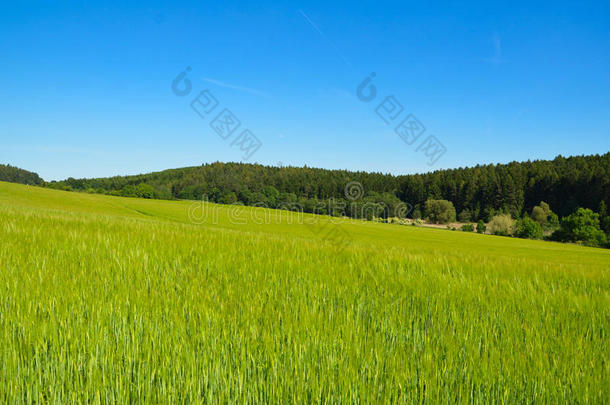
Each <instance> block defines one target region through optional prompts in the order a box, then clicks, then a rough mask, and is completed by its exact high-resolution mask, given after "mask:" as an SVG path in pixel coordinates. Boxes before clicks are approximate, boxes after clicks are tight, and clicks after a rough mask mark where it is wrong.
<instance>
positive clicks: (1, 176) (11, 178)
mask: <svg viewBox="0 0 610 405" xmlns="http://www.w3.org/2000/svg"><path fill="white" fill-rule="evenodd" d="M0 181H8V182H10V183H21V184H29V185H41V184H42V183H43V181H42V179H41V178H40V177H39V176H38V174H36V173H33V172H28V171H27V170H23V169H20V168H18V167H14V166H11V165H3V164H0Z"/></svg>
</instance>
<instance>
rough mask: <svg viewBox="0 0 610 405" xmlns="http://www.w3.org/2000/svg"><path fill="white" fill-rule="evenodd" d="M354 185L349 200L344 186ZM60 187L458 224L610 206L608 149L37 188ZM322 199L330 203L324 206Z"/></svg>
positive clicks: (221, 169) (201, 171) (225, 166)
mask: <svg viewBox="0 0 610 405" xmlns="http://www.w3.org/2000/svg"><path fill="white" fill-rule="evenodd" d="M350 182H357V183H359V184H360V185H361V186H362V187H361V190H360V194H361V195H358V196H357V197H358V198H357V199H354V198H348V197H349V196H346V190H345V188H346V184H348V183H350ZM45 185H46V186H48V187H52V188H58V189H65V190H74V191H87V192H92V193H103V194H113V195H121V196H131V197H144V198H159V199H176V198H177V199H192V200H199V199H201V198H204V196H205V198H207V199H208V200H209V201H211V202H216V203H225V204H244V205H264V206H267V207H270V208H282V207H289V206H291V205H292V206H295V207H300V208H301V209H302V210H304V211H305V212H317V213H323V214H330V215H345V216H355V217H357V216H358V215H360V214H361V212H362V211H361V210H358V209H354V205H357V204H363V203H379V207H380V208H379V209H380V212H379V213H378V214H379V215H380V216H384V215H386V216H392V215H393V212H394V210H395V209H396V207H398V206H399V205H401V204H408V205H409V207H410V213H409V215H410V216H412V217H415V218H417V217H419V216H421V215H422V212H423V210H424V205H425V202H426V200H428V199H439V200H441V199H442V200H448V201H451V202H452V203H453V205H454V207H455V209H456V212H457V213H458V218H460V219H461V220H464V221H478V220H483V221H489V220H491V218H492V217H493V216H494V215H497V214H499V213H507V214H510V215H511V216H512V217H513V218H520V217H522V216H523V214H525V213H529V212H531V210H532V209H533V208H534V207H535V206H536V205H538V204H539V203H540V202H541V201H545V202H546V203H548V204H549V205H550V207H551V209H552V210H553V212H555V213H556V214H557V215H558V216H560V217H563V216H566V215H569V214H570V213H573V212H574V211H576V209H577V208H589V209H591V210H594V211H598V210H599V207H600V205H602V201H603V205H605V206H608V205H609V204H610V152H609V153H605V154H603V155H588V156H573V157H567V158H566V157H562V156H558V157H556V158H555V159H553V160H536V161H527V162H511V163H508V164H488V165H477V166H475V167H470V168H457V169H449V170H437V171H434V172H430V173H423V174H412V175H398V176H395V175H391V174H382V173H367V172H362V171H359V172H353V171H346V170H326V169H317V168H310V167H307V166H305V167H271V166H263V165H259V164H244V163H220V162H216V163H209V164H204V165H201V166H196V167H186V168H180V169H170V170H164V171H160V172H155V173H149V174H141V175H135V176H116V177H108V178H94V179H74V178H69V179H67V180H64V181H59V182H50V183H45ZM329 200H330V203H329Z"/></svg>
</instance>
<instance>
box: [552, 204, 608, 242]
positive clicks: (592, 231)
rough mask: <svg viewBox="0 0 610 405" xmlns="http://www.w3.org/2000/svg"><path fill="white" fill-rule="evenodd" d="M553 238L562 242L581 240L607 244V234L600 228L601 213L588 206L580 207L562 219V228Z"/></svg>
mask: <svg viewBox="0 0 610 405" xmlns="http://www.w3.org/2000/svg"><path fill="white" fill-rule="evenodd" d="M551 239H553V240H557V241H560V242H581V243H583V244H585V245H588V246H603V245H605V244H606V234H605V233H604V231H602V230H601V229H600V228H599V215H597V214H596V213H595V212H593V211H591V210H590V209H588V208H579V209H578V210H577V211H576V212H575V213H573V214H570V215H568V216H567V217H565V218H562V219H561V228H560V229H558V230H557V231H555V232H554V233H553V235H552V236H551Z"/></svg>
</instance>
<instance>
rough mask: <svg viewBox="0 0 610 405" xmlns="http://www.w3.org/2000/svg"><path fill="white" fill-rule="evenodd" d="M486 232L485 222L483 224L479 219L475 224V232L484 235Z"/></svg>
mask: <svg viewBox="0 0 610 405" xmlns="http://www.w3.org/2000/svg"><path fill="white" fill-rule="evenodd" d="M486 230H487V226H485V222H483V220H482V219H479V222H478V223H477V232H478V233H485V231H486Z"/></svg>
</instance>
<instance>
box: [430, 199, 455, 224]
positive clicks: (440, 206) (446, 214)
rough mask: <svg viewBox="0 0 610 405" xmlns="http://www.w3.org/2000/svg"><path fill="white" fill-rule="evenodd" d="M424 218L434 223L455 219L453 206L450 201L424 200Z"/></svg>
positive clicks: (444, 222) (443, 222)
mask: <svg viewBox="0 0 610 405" xmlns="http://www.w3.org/2000/svg"><path fill="white" fill-rule="evenodd" d="M426 218H427V219H428V220H429V221H430V222H432V223H435V224H446V223H449V222H452V221H455V207H454V206H453V203H452V202H451V201H447V200H428V201H426Z"/></svg>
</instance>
